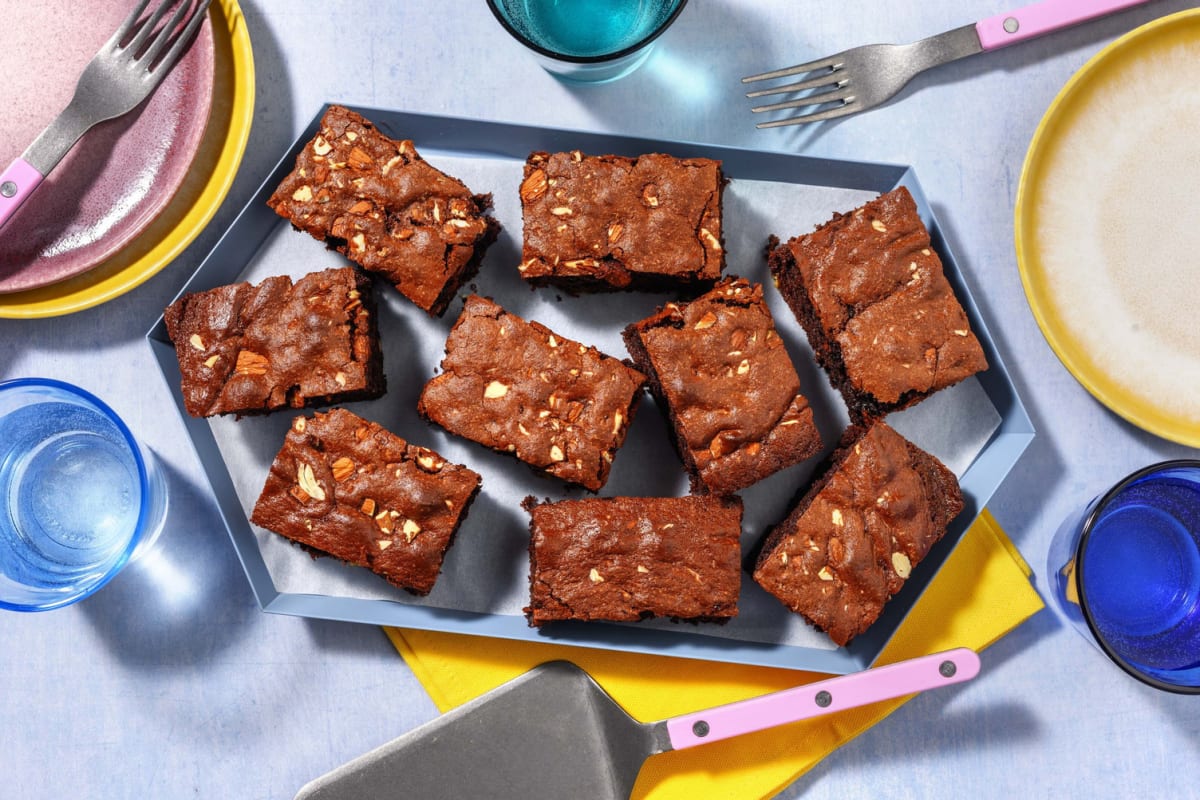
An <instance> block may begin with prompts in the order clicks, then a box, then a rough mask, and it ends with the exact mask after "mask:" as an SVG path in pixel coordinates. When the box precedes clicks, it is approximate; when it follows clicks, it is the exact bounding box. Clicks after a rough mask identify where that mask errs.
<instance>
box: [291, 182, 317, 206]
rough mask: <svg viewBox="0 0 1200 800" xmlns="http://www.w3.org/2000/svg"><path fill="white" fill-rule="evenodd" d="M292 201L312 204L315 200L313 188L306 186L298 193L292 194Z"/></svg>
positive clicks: (298, 190)
mask: <svg viewBox="0 0 1200 800" xmlns="http://www.w3.org/2000/svg"><path fill="white" fill-rule="evenodd" d="M292 199H293V200H296V201H298V202H301V203H308V202H311V201H312V199H313V193H312V187H311V186H309V185H307V184H305V185H304V186H301V187H300V188H299V189H297V190H296V191H294V192H292Z"/></svg>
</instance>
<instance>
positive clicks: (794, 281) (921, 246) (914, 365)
mask: <svg viewBox="0 0 1200 800" xmlns="http://www.w3.org/2000/svg"><path fill="white" fill-rule="evenodd" d="M768 249H769V253H768V263H769V265H770V269H771V274H772V275H773V276H774V278H775V281H776V284H777V285H778V286H779V291H780V293H781V294H782V295H783V297H784V300H786V301H787V304H788V305H789V306H790V307H791V309H792V311H793V312H795V314H796V317H797V319H798V320H799V321H800V324H801V325H802V326H803V328H804V331H805V333H806V334H807V335H808V340H809V343H810V344H811V345H812V348H813V353H814V355H815V356H816V359H817V363H819V364H820V365H821V367H823V368H824V369H825V371H826V373H827V374H828V376H829V380H830V382H831V383H832V384H833V386H834V388H836V389H838V390H839V391H840V392H841V394H842V396H843V397H844V398H845V400H846V404H847V405H848V406H849V408H850V414H851V417H852V418H853V419H855V420H856V421H866V420H869V419H876V418H881V417H883V416H885V415H886V414H888V413H891V412H892V411H897V410H899V409H902V408H905V407H907V406H910V405H912V404H914V403H916V402H919V401H920V400H922V399H924V398H925V397H928V396H929V395H930V394H932V393H934V392H936V391H939V390H940V389H944V388H946V387H948V386H952V385H954V384H956V383H958V382H959V381H961V380H963V379H965V378H967V377H969V376H971V375H974V374H975V373H977V372H980V371H982V370H985V369H987V359H986V358H985V356H984V353H983V348H982V346H981V345H980V343H979V339H978V338H977V337H976V336H975V333H974V332H973V331H972V330H971V324H970V322H969V321H968V319H967V314H966V312H965V311H964V310H963V307H962V304H961V303H959V301H958V298H957V297H956V296H955V294H954V289H953V288H952V287H951V286H950V282H949V281H948V280H947V279H946V276H945V272H944V271H943V268H942V262H941V259H939V258H938V255H937V253H936V252H935V251H934V250H933V246H932V244H931V242H930V238H929V231H928V230H927V229H926V227H925V224H924V223H923V222H922V221H921V217H920V215H919V213H918V211H917V206H916V203H915V202H914V201H913V198H912V195H911V194H910V193H909V191H908V189H906V188H905V187H903V186H901V187H899V188H897V189H893V190H892V191H890V192H888V193H887V194H884V195H881V196H880V197H878V198H876V199H875V200H872V201H871V202H869V203H867V204H865V205H863V206H862V207H860V208H857V209H855V210H853V211H851V212H849V213H846V214H835V215H834V217H833V219H831V220H830V221H829V222H827V223H825V224H824V225H821V226H820V227H818V228H817V229H816V230H815V231H814V232H813V233H810V234H807V235H804V236H797V237H795V238H793V239H791V240H789V241H788V242H787V243H786V244H782V245H780V244H778V240H777V239H776V238H775V237H772V239H771V242H770V245H769V247H768Z"/></svg>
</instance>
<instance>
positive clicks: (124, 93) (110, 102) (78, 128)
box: [0, 0, 210, 227]
mask: <svg viewBox="0 0 1200 800" xmlns="http://www.w3.org/2000/svg"><path fill="white" fill-rule="evenodd" d="M175 2H176V0H162V2H160V3H159V5H158V7H157V8H156V9H155V10H154V12H153V13H152V14H150V16H149V17H148V18H147V19H146V20H145V21H144V22H143V23H142V24H141V26H140V27H138V20H139V19H140V18H141V16H142V12H143V11H145V10H146V6H147V5H149V3H150V0H140V2H139V3H138V4H137V7H136V8H135V9H133V11H132V12H131V13H130V14H129V16H128V17H126V18H125V21H124V22H122V23H121V26H120V27H119V28H118V29H117V32H116V33H114V34H113V35H112V38H110V39H109V40H108V41H107V42H105V43H104V46H103V47H101V48H100V51H99V52H98V53H96V55H95V56H93V57H92V60H91V61H89V62H88V65H87V67H86V68H85V69H84V70H83V74H82V75H80V76H79V83H78V84H76V86H75V96H74V97H72V98H71V102H70V103H68V104H67V107H66V108H65V109H64V110H63V111H62V113H61V114H59V115H58V117H57V118H56V119H55V120H54V121H53V122H51V123H50V126H49V127H48V128H46V130H44V131H42V133H41V134H40V135H39V136H38V138H37V139H35V140H34V142H33V144H31V145H29V147H28V148H27V149H26V150H25V152H24V153H22V154H21V156H20V157H19V158H18V159H17V160H16V161H14V162H13V163H12V164H11V165H10V166H9V167H8V169H6V170H5V171H4V172H3V173H2V174H0V227H3V225H4V224H5V223H6V222H8V220H9V218H11V217H12V215H13V213H14V212H15V211H16V210H17V209H18V208H19V207H20V205H21V204H22V203H23V202H25V199H26V198H27V197H29V195H30V194H32V193H33V190H34V189H36V188H37V187H38V186H39V185H40V184H41V182H42V180H43V179H45V177H46V176H47V175H48V174H50V171H51V170H53V169H54V168H55V167H56V166H58V162H60V161H61V160H62V158H63V156H65V155H66V154H67V152H68V151H69V150H70V149H71V148H72V147H73V146H74V145H75V142H77V141H79V137H81V136H83V134H84V133H86V132H87V131H88V129H90V128H91V127H92V126H94V125H96V124H98V123H100V122H104V121H105V120H109V119H113V118H115V117H119V116H121V115H122V114H126V113H128V112H130V111H132V110H133V109H134V108H136V107H137V106H138V105H139V104H140V103H141V102H142V101H143V100H145V99H146V97H148V96H149V95H150V93H151V92H152V91H154V88H155V87H156V86H158V84H159V83H161V82H162V79H163V77H165V76H166V74H167V73H168V72H170V71H171V69H172V68H173V67H174V66H175V64H176V63H177V62H178V61H179V58H180V56H182V55H183V53H184V51H185V50H186V49H187V46H188V44H189V43H190V42H191V40H192V37H193V36H194V35H195V33H196V31H197V30H198V29H199V28H200V24H201V23H202V22H203V21H204V17H205V14H206V13H207V11H208V5H209V2H210V0H180V1H179V4H178V6H177V7H176V9H175V13H174V14H172V16H171V18H170V20H169V21H168V22H167V23H166V24H165V25H163V26H162V27H161V28H159V27H158V24H159V22H161V21H162V18H163V16H164V15H165V14H166V12H167V11H168V10H169V9H170V8H171V6H172V5H174V4H175ZM180 25H183V26H184V27H183V30H182V31H179V30H178V29H179V26H180ZM135 27H136V28H137V32H136V33H133V32H134V29H135ZM177 31H178V32H177ZM131 33H133V36H132V38H130V34H131ZM127 39H128V41H126V40H127ZM164 51H165V52H164Z"/></svg>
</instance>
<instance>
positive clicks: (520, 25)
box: [488, 0, 687, 83]
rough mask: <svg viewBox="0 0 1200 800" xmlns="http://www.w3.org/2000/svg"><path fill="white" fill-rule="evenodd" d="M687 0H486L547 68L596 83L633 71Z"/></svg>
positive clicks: (551, 71) (503, 22) (510, 30)
mask: <svg viewBox="0 0 1200 800" xmlns="http://www.w3.org/2000/svg"><path fill="white" fill-rule="evenodd" d="M686 4H687V0H488V6H489V7H490V8H491V9H492V13H493V14H495V15H496V19H497V20H499V21H500V24H501V25H503V26H504V29H505V30H507V31H508V32H509V33H510V34H512V35H513V36H514V37H515V38H516V39H517V41H519V42H521V44H523V45H525V46H526V47H528V48H529V49H530V50H532V51H533V52H534V53H535V54H537V57H538V60H539V62H540V63H541V65H542V66H543V67H544V68H545V69H546V70H547V71H548V72H550V73H552V74H554V75H556V76H558V77H560V78H565V79H567V80H572V81H583V82H589V83H596V82H601V81H611V80H615V79H617V78H620V77H622V76H624V75H628V74H629V73H630V72H633V71H634V70H635V69H637V68H638V67H639V66H641V64H642V63H643V62H644V61H645V60H646V58H647V57H648V56H649V55H650V51H651V48H652V46H653V43H654V40H655V39H657V38H658V37H659V36H660V35H661V34H662V32H663V31H665V30H666V29H667V28H668V27H670V25H671V23H672V22H674V21H675V18H676V17H678V16H679V12H680V11H682V10H683V7H684V6H685V5H686Z"/></svg>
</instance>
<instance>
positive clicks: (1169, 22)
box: [1013, 8, 1200, 447]
mask: <svg viewBox="0 0 1200 800" xmlns="http://www.w3.org/2000/svg"><path fill="white" fill-rule="evenodd" d="M1198 19H1200V8H1193V9H1187V10H1184V11H1180V12H1177V13H1175V14H1170V15H1168V16H1165V17H1161V18H1159V19H1157V20H1154V21H1153V22H1148V23H1146V24H1145V25H1142V26H1141V27H1139V28H1135V29H1134V30H1132V31H1130V32H1129V33H1127V34H1125V35H1124V36H1122V37H1121V38H1119V39H1117V40H1116V41H1114V42H1112V43H1111V44H1109V45H1108V46H1107V47H1105V48H1104V49H1102V50H1101V51H1100V52H1099V53H1097V54H1096V55H1094V56H1092V58H1090V59H1089V60H1088V61H1087V63H1085V64H1084V65H1083V66H1082V67H1080V68H1079V70H1078V71H1077V72H1076V73H1075V74H1074V75H1072V76H1071V78H1070V79H1069V80H1068V81H1067V83H1066V85H1065V86H1063V88H1062V89H1061V90H1059V92H1058V94H1057V95H1056V96H1055V98H1054V100H1053V101H1052V102H1051V103H1050V107H1049V108H1048V109H1047V110H1046V113H1045V114H1044V115H1043V116H1042V119H1041V122H1039V123H1038V127H1037V130H1036V131H1035V132H1034V135H1033V139H1032V141H1031V142H1030V144H1029V149H1028V150H1027V151H1026V155H1025V163H1024V166H1023V167H1022V168H1021V177H1020V180H1019V182H1018V184H1017V198H1016V203H1015V208H1014V215H1013V216H1014V224H1013V238H1014V244H1015V247H1016V255H1017V271H1018V272H1019V273H1020V276H1021V286H1022V287H1023V288H1024V291H1025V299H1026V301H1027V302H1028V303H1029V308H1030V310H1031V311H1032V312H1033V317H1034V319H1035V320H1036V321H1037V324H1038V328H1040V329H1041V331H1042V336H1043V337H1045V339H1046V343H1047V344H1049V345H1050V349H1051V350H1053V351H1054V354H1055V355H1056V356H1058V360H1059V361H1061V362H1062V365H1063V366H1064V367H1066V368H1067V371H1068V372H1070V373H1071V375H1072V376H1074V378H1075V380H1077V381H1079V383H1080V384H1081V385H1082V386H1083V387H1084V388H1085V389H1087V390H1088V392H1090V393H1091V395H1092V396H1093V397H1095V398H1096V399H1097V400H1099V401H1100V402H1101V403H1103V404H1104V405H1105V406H1106V407H1108V409H1109V410H1111V411H1112V412H1113V413H1115V414H1117V415H1118V416H1120V417H1122V418H1124V419H1125V420H1127V421H1128V422H1130V423H1132V424H1133V425H1136V426H1137V427H1138V428H1141V429H1142V430H1145V431H1148V432H1150V433H1153V434H1155V435H1157V436H1161V437H1162V438H1164V439H1168V440H1170V441H1173V442H1177V443H1179V444H1184V445H1187V446H1189V447H1200V430H1197V428H1196V426H1195V425H1194V424H1189V423H1187V421H1186V420H1174V419H1171V418H1170V416H1169V415H1167V414H1166V413H1164V412H1162V411H1161V410H1160V409H1157V408H1154V407H1153V406H1151V405H1149V404H1146V403H1141V402H1133V401H1130V400H1129V399H1128V398H1126V397H1123V396H1122V394H1123V393H1122V392H1121V391H1120V390H1119V389H1118V388H1116V384H1115V382H1114V381H1113V380H1111V379H1110V378H1109V377H1108V376H1107V375H1105V374H1103V373H1101V372H1098V371H1096V370H1094V369H1092V368H1090V367H1089V366H1088V365H1087V364H1086V362H1085V360H1084V359H1083V358H1082V357H1081V356H1080V355H1079V353H1078V350H1079V348H1078V345H1077V344H1076V339H1075V338H1073V337H1071V336H1069V335H1068V334H1067V333H1065V332H1063V331H1061V330H1060V329H1059V328H1058V327H1056V326H1055V324H1054V323H1053V321H1052V320H1051V318H1050V316H1049V313H1048V310H1047V308H1046V306H1045V305H1043V301H1042V294H1041V293H1040V292H1039V287H1038V286H1037V285H1036V282H1035V277H1033V276H1031V274H1030V273H1031V272H1041V271H1042V270H1041V268H1040V264H1039V263H1038V261H1039V259H1038V256H1037V254H1036V253H1035V251H1034V245H1033V239H1034V236H1033V231H1034V230H1035V228H1036V224H1035V222H1034V221H1033V217H1034V216H1035V215H1034V213H1033V211H1032V210H1031V205H1032V204H1031V201H1030V198H1031V196H1032V195H1034V194H1035V184H1036V183H1037V182H1038V180H1039V178H1038V173H1039V171H1040V169H1041V162H1042V160H1043V158H1044V156H1045V152H1046V149H1047V148H1048V146H1049V143H1050V142H1052V141H1053V140H1054V137H1055V136H1056V135H1057V133H1058V129H1059V118H1060V116H1061V115H1062V114H1064V113H1065V110H1066V109H1067V108H1068V107H1069V104H1070V103H1071V102H1072V100H1073V99H1074V97H1075V95H1076V93H1077V92H1078V91H1080V90H1081V89H1082V87H1084V86H1086V85H1087V83H1088V81H1090V80H1091V79H1092V78H1093V77H1094V76H1095V74H1096V73H1097V72H1098V71H1099V70H1100V69H1101V68H1103V67H1104V66H1105V65H1106V63H1107V62H1108V61H1109V60H1111V59H1113V58H1114V57H1115V56H1116V55H1117V54H1118V53H1121V52H1123V51H1125V50H1127V49H1129V48H1134V47H1139V46H1142V45H1143V44H1144V42H1145V40H1147V39H1153V38H1155V37H1157V36H1160V35H1162V34H1163V33H1164V31H1165V30H1169V29H1173V28H1174V27H1175V26H1177V25H1179V26H1183V25H1187V24H1194V23H1196V22H1197V20H1198Z"/></svg>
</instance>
